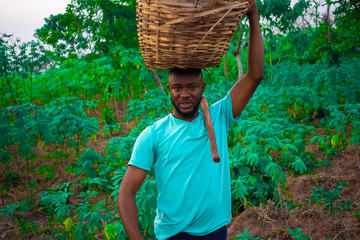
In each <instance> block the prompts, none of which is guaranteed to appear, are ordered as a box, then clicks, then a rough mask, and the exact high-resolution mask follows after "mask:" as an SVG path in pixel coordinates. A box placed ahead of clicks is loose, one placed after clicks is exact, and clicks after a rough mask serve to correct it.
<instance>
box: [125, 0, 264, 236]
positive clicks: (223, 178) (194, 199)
mask: <svg viewBox="0 0 360 240" xmlns="http://www.w3.org/2000/svg"><path fill="white" fill-rule="evenodd" d="M250 2H253V4H252V5H251V7H250V9H249V10H248V12H247V13H246V15H247V16H248V18H249V22H250V41H249V49H248V71H247V74H246V75H245V76H244V77H243V78H242V79H240V80H239V81H237V82H236V83H235V85H234V86H233V87H232V89H231V90H230V92H229V93H228V94H227V95H226V96H225V97H224V98H223V99H221V100H220V101H219V102H217V103H215V104H213V105H212V106H210V114H211V119H212V122H213V126H214V130H215V133H216V140H217V145H218V151H219V155H220V159H221V160H220V162H219V163H215V162H214V161H213V160H212V156H211V152H210V146H209V137H208V133H207V131H206V127H205V124H204V116H203V114H202V113H200V112H199V105H200V101H201V98H202V93H203V91H204V88H205V83H204V82H203V76H202V72H201V70H200V69H172V70H171V71H170V72H169V76H168V78H169V83H168V90H169V92H170V96H171V102H172V104H173V105H174V108H175V109H174V112H173V113H172V114H169V115H168V116H166V117H164V118H163V119H161V120H159V121H157V122H156V123H154V124H153V125H152V126H150V127H148V128H146V129H145V130H144V131H143V132H142V133H141V135H140V136H139V137H138V139H137V140H136V143H135V146H134V150H133V153H132V156H131V159H130V161H129V167H128V169H127V171H126V174H125V176H124V178H123V180H122V183H121V186H120V189H119V195H118V207H119V213H120V217H121V220H122V223H123V225H124V227H125V230H126V232H127V234H128V235H129V237H130V240H138V239H144V238H143V237H142V236H141V233H140V231H139V225H138V211H137V206H136V202H135V196H136V193H137V191H138V190H139V188H140V186H141V184H142V183H143V181H144V179H145V177H146V174H147V172H148V171H149V170H150V169H151V167H152V166H154V168H155V178H156V184H157V188H158V192H159V196H158V198H157V209H156V218H155V235H156V237H157V239H159V240H164V239H172V240H174V239H183V240H191V239H208V240H225V239H226V235H227V230H226V226H225V225H226V224H228V223H229V222H230V220H231V188H230V167H229V157H228V150H227V149H228V146H227V134H228V131H229V129H230V127H231V126H232V125H233V124H234V123H235V122H236V121H237V120H238V119H239V117H240V114H241V112H242V110H243V109H244V108H245V106H246V104H247V102H248V101H249V99H250V98H251V96H252V95H253V93H254V91H255V90H256V88H257V86H258V85H259V83H260V82H261V80H262V77H263V72H264V45H263V39H262V36H261V32H260V25H259V15H258V10H257V6H256V4H255V1H254V0H251V1H250Z"/></svg>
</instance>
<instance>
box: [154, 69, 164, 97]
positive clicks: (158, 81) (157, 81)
mask: <svg viewBox="0 0 360 240" xmlns="http://www.w3.org/2000/svg"><path fill="white" fill-rule="evenodd" d="M152 72H153V74H154V78H155V80H156V83H157V85H158V86H159V88H160V89H161V91H163V92H165V91H164V88H163V86H162V84H161V80H160V78H159V76H158V75H157V74H156V71H155V69H152Z"/></svg>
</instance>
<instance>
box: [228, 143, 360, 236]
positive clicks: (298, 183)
mask: <svg viewBox="0 0 360 240" xmlns="http://www.w3.org/2000/svg"><path fill="white" fill-rule="evenodd" d="M308 151H312V152H314V153H315V154H316V155H317V156H318V157H319V158H320V159H321V157H322V155H323V153H321V152H319V151H318V150H317V149H316V148H315V147H313V148H311V149H308ZM330 160H331V161H332V162H333V163H334V165H333V166H331V167H321V168H317V169H315V171H314V173H313V174H310V175H303V176H298V177H293V176H287V183H288V187H287V189H286V191H287V193H285V195H286V197H287V198H289V199H292V200H293V201H294V202H297V203H302V204H301V205H302V206H300V207H297V208H295V209H291V210H285V209H284V208H280V207H276V206H274V204H273V203H271V202H269V203H268V204H267V205H266V206H260V207H249V208H247V209H245V211H244V212H242V213H241V214H239V215H238V216H234V217H233V219H232V221H231V223H230V224H229V225H228V239H234V238H232V237H233V236H235V235H238V234H242V233H244V229H245V228H247V229H248V233H249V234H251V235H252V236H256V237H260V239H271V240H273V239H281V240H284V239H294V238H291V235H290V233H289V232H288V231H287V230H286V228H291V229H293V230H295V229H296V228H297V227H301V228H302V231H301V232H302V233H305V234H306V236H308V237H310V238H311V239H312V240H323V239H332V240H335V239H337V240H340V239H341V240H345V239H349V240H357V239H360V219H359V218H357V217H355V216H354V215H353V213H354V212H359V211H360V175H359V173H360V172H359V169H358V161H359V155H358V153H357V152H356V149H355V146H349V148H348V149H347V150H346V151H344V152H342V153H340V154H338V155H337V156H335V157H333V158H331V159H330ZM339 182H346V183H347V184H348V185H349V187H344V188H343V189H342V191H341V195H340V199H339V200H340V201H348V200H354V202H353V203H352V207H351V209H350V210H348V211H345V212H344V211H341V212H339V211H336V210H333V211H330V210H327V209H325V208H324V207H323V206H316V205H315V204H310V205H309V204H306V203H308V201H309V200H310V197H311V194H312V193H311V192H310V190H311V189H312V188H313V186H319V187H324V188H326V189H333V188H334V187H335V186H336V185H337V184H338V183H339ZM289 196H290V197H289Z"/></svg>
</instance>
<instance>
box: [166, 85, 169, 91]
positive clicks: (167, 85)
mask: <svg viewBox="0 0 360 240" xmlns="http://www.w3.org/2000/svg"><path fill="white" fill-rule="evenodd" d="M166 87H167V89H168V91H169V92H170V87H169V84H167V85H166Z"/></svg>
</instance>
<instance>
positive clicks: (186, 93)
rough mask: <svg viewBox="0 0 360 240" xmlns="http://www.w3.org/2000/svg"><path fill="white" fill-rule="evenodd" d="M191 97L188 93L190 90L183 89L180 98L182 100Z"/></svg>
mask: <svg viewBox="0 0 360 240" xmlns="http://www.w3.org/2000/svg"><path fill="white" fill-rule="evenodd" d="M189 96H190V94H189V92H188V88H186V87H184V88H182V89H181V92H180V97H181V98H187V97H189Z"/></svg>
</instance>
